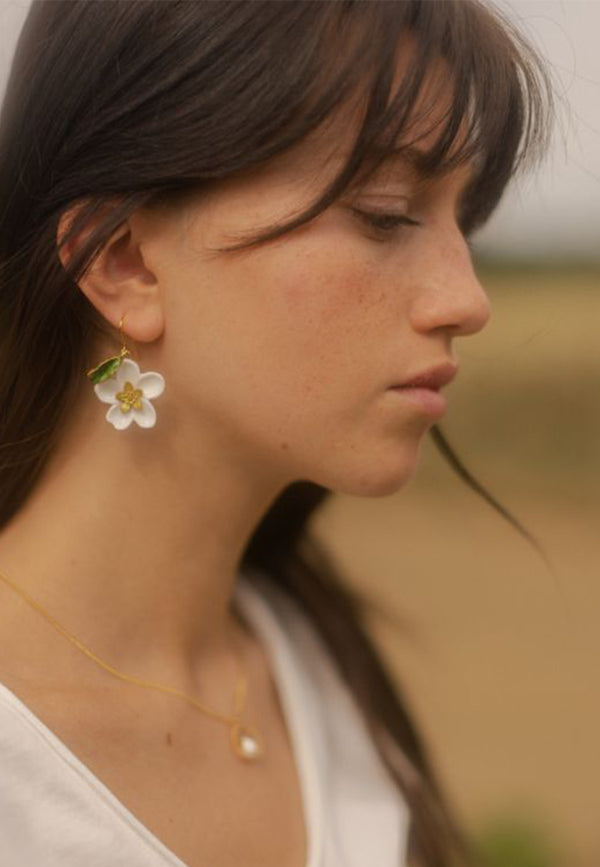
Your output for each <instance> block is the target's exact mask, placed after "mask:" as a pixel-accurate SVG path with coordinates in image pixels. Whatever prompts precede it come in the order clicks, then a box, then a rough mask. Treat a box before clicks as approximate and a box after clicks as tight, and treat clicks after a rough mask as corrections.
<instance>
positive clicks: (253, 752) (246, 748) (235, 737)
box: [231, 722, 264, 762]
mask: <svg viewBox="0 0 600 867" xmlns="http://www.w3.org/2000/svg"><path fill="white" fill-rule="evenodd" d="M231 746H232V747H233V751H234V752H235V754H236V755H238V756H239V757H240V758H241V759H244V760H245V761H247V762H251V761H255V760H256V759H259V758H260V757H261V756H262V755H263V753H264V748H263V744H262V738H261V736H260V734H259V733H258V731H257V729H255V728H254V727H253V726H248V725H243V724H242V723H240V722H236V723H234V724H233V725H232V727H231Z"/></svg>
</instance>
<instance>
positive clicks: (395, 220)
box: [350, 208, 422, 233]
mask: <svg viewBox="0 0 600 867" xmlns="http://www.w3.org/2000/svg"><path fill="white" fill-rule="evenodd" d="M350 210H351V211H352V213H353V214H356V216H357V217H359V219H361V220H362V221H363V222H365V223H367V225H369V226H370V227H371V228H373V229H377V231H378V232H383V233H386V232H393V231H394V229H397V228H398V226H421V225H422V223H421V222H420V221H419V220H413V219H411V217H407V216H406V214H390V213H387V212H384V211H361V210H359V209H358V208H351V209H350Z"/></svg>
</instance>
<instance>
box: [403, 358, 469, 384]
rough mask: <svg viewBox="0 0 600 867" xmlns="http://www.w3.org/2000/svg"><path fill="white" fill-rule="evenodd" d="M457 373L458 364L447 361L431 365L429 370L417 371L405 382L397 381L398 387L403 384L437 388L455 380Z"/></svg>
mask: <svg viewBox="0 0 600 867" xmlns="http://www.w3.org/2000/svg"><path fill="white" fill-rule="evenodd" d="M457 373H458V365H456V364H453V363H452V362H451V361H445V362H444V363H443V364H439V365H437V366H436V367H429V368H428V369H427V370H423V371H421V373H417V374H416V376H411V377H410V379H406V380H404V382H400V383H397V385H396V387H397V386H400V385H401V386H413V387H417V388H418V387H421V388H431V389H434V390H437V389H438V388H441V387H442V386H443V385H447V384H448V383H449V382H450V381H451V380H453V379H454V377H455V376H456V374H457Z"/></svg>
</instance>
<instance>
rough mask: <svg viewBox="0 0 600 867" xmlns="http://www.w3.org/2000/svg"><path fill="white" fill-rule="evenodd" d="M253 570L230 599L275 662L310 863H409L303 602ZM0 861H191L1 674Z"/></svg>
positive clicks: (10, 865)
mask: <svg viewBox="0 0 600 867" xmlns="http://www.w3.org/2000/svg"><path fill="white" fill-rule="evenodd" d="M258 578H259V583H258V585H257V586H256V587H254V586H252V585H251V584H250V581H249V580H248V579H247V578H246V577H245V576H244V575H243V574H241V573H240V574H239V575H238V580H237V582H236V585H235V589H234V602H235V604H236V605H238V604H239V606H240V607H239V609H238V610H239V611H240V612H241V614H242V616H243V617H244V619H246V620H247V621H248V623H249V624H250V625H251V626H252V628H253V630H254V632H255V634H256V635H257V636H258V637H259V638H261V639H262V641H263V647H264V648H265V651H266V652H267V654H268V656H269V659H270V661H271V665H272V670H273V678H274V680H275V684H276V687H277V689H278V694H279V697H280V701H281V706H282V711H283V714H284V718H285V722H286V724H287V727H288V730H289V732H290V739H291V744H292V749H293V754H294V758H295V760H296V766H297V768H298V772H299V779H300V784H301V788H302V800H303V804H304V817H305V823H306V828H307V834H308V858H307V863H306V867H365V865H366V864H376V865H377V867H405V865H406V847H407V836H408V824H409V811H408V807H407V805H406V802H405V800H404V798H403V797H402V795H401V793H400V791H399V790H398V788H397V786H396V785H395V783H394V782H393V780H392V778H391V776H390V774H389V772H388V770H387V768H386V767H385V765H384V764H383V762H382V761H381V759H380V758H379V755H378V753H377V752H376V749H375V747H374V745H373V742H372V740H371V738H370V736H369V734H368V729H367V727H366V725H365V723H364V721H363V719H362V717H361V716H360V712H359V710H358V707H357V706H356V704H355V702H354V699H353V696H352V693H351V692H350V691H349V690H348V688H347V687H346V686H345V684H344V682H343V681H342V679H341V677H340V676H339V674H338V673H337V670H336V669H335V668H334V664H333V660H332V659H331V658H330V655H329V653H328V651H327V650H326V646H325V644H324V643H323V642H322V639H321V638H320V636H319V635H318V633H317V632H316V630H315V628H314V627H313V626H312V624H311V623H310V621H309V620H308V619H307V617H306V616H305V615H304V613H303V612H302V611H301V609H300V607H299V606H298V605H297V604H296V603H295V602H293V600H291V599H289V598H288V597H287V596H286V595H285V593H284V591H282V590H280V589H278V588H273V587H272V585H270V584H267V582H266V579H265V578H264V577H263V576H261V575H260V574H259V575H258ZM258 587H260V588H261V589H260V591H259V590H258ZM0 862H1V864H2V867H25V865H27V867H82V865H85V867H108V865H110V867H186V865H185V863H184V862H183V861H182V860H181V859H180V858H178V857H177V855H175V853H174V852H172V851H171V850H170V849H169V848H168V847H167V846H165V844H164V843H162V842H161V841H160V840H159V839H158V837H156V836H155V835H154V834H153V833H152V831H150V830H149V828H147V827H146V826H145V825H144V824H142V822H140V820H139V819H137V818H136V817H135V816H134V815H133V813H132V812H131V811H130V810H128V809H127V807H125V805H124V804H123V803H122V802H121V801H119V800H118V798H117V797H116V796H115V795H114V794H113V793H112V792H111V791H110V789H108V788H107V786H105V785H104V783H102V782H101V780H100V779H99V778H98V777H96V776H95V775H94V774H93V773H92V772H91V771H90V769H89V768H88V767H87V766H86V765H85V764H83V762H81V761H80V760H79V759H78V758H77V756H76V755H74V753H72V752H71V751H70V750H69V749H68V747H67V746H66V745H65V744H64V743H63V742H62V741H61V740H60V739H59V738H58V737H57V736H56V735H55V734H54V733H53V732H52V731H51V730H50V729H49V728H48V727H47V726H46V725H45V724H44V723H43V722H42V721H41V720H40V719H39V717H37V716H36V715H35V714H34V713H33V712H32V711H31V710H30V709H29V708H28V707H27V706H26V705H25V704H24V703H23V702H22V701H21V700H20V699H19V698H18V697H17V696H16V695H15V694H14V693H13V692H11V690H9V689H8V688H7V687H6V686H4V685H3V684H1V683H0ZM207 867H212V865H207Z"/></svg>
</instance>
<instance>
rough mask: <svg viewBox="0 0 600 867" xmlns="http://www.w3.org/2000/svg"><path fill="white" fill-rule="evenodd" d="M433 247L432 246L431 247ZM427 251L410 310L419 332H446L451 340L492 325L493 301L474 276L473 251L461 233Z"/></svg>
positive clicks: (414, 326)
mask: <svg viewBox="0 0 600 867" xmlns="http://www.w3.org/2000/svg"><path fill="white" fill-rule="evenodd" d="M432 247H433V245H432ZM432 247H430V248H429V250H427V251H426V264H423V266H422V268H421V269H420V275H419V279H418V283H417V286H416V289H415V294H414V298H413V304H412V308H411V321H412V325H413V328H414V329H415V330H416V331H421V332H428V331H432V330H434V329H445V330H446V331H448V333H449V334H451V335H452V336H460V335H468V334H476V333H477V332H478V331H481V329H482V328H484V327H485V325H486V324H487V322H488V321H489V318H490V315H491V306H490V300H489V298H488V296H487V293H486V291H485V289H484V288H483V286H482V285H481V283H480V282H479V279H478V277H477V275H476V273H475V269H474V267H473V262H472V261H471V251H470V250H469V247H468V244H467V242H466V241H465V239H464V237H463V236H462V234H461V233H460V231H458V229H457V230H456V232H454V233H453V235H452V237H450V235H446V237H445V239H444V242H443V243H440V237H439V236H438V238H437V244H436V245H435V249H432Z"/></svg>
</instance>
